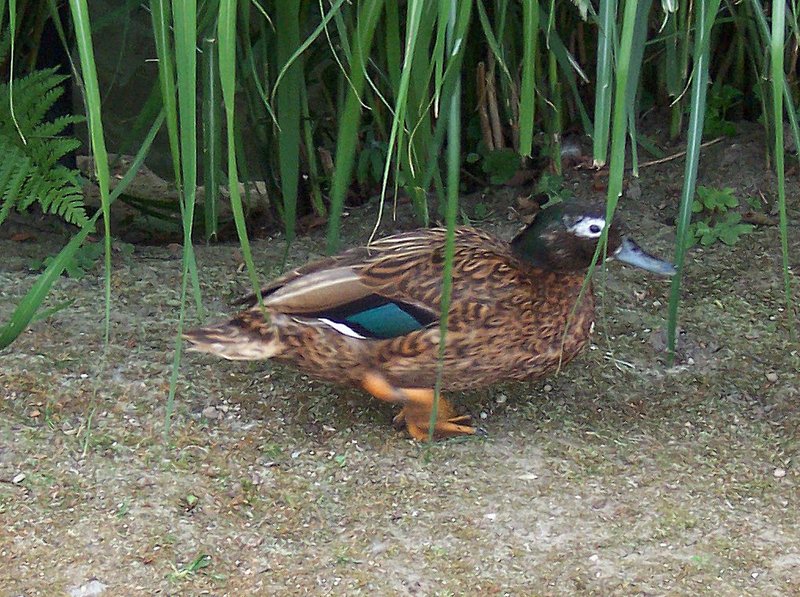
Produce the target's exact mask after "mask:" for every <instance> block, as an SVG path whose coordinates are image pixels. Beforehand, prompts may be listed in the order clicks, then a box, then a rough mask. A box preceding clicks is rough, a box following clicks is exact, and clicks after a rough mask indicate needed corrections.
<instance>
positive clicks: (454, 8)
mask: <svg viewBox="0 0 800 597" xmlns="http://www.w3.org/2000/svg"><path fill="white" fill-rule="evenodd" d="M470 4H471V3H469V2H462V3H459V2H458V1H457V0H450V10H449V15H448V19H447V22H448V33H449V35H448V44H447V46H448V55H449V62H450V63H451V64H452V66H453V67H454V69H453V72H460V70H461V68H460V66H461V62H462V58H463V54H464V45H465V44H464V39H465V38H464V36H465V34H466V25H467V24H468V23H469V16H470ZM442 16H443V15H440V18H441V17H442ZM448 66H449V65H448ZM447 97H448V98H449V102H448V104H449V108H448V114H447V123H448V124H447V203H446V208H445V224H446V226H447V237H446V241H445V250H444V265H443V272H442V299H441V310H442V311H441V320H440V324H439V333H440V340H439V363H438V368H437V374H436V385H435V387H434V399H433V408H432V409H431V419H430V426H429V429H428V439H429V440H432V439H433V430H434V427H435V425H436V414H437V412H438V410H439V394H440V392H441V386H442V373H443V367H444V354H445V346H446V338H447V323H448V313H449V309H450V299H451V296H452V290H453V257H454V255H455V228H456V218H457V217H458V196H459V182H460V180H461V80H460V76H459V77H457V78H455V80H454V81H453V89H452V93H449V95H448V96H447Z"/></svg>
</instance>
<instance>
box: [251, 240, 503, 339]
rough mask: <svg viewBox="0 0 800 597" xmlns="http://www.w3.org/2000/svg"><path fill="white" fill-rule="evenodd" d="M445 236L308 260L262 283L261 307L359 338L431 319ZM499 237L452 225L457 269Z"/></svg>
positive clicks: (436, 314)
mask: <svg viewBox="0 0 800 597" xmlns="http://www.w3.org/2000/svg"><path fill="white" fill-rule="evenodd" d="M445 238H446V231H445V230H444V229H424V230H416V231H413V232H407V233H403V234H398V235H394V236H390V237H387V238H384V239H381V240H378V241H376V242H375V243H373V244H372V245H370V246H369V247H362V248H358V249H352V250H350V251H346V252H344V253H342V254H340V255H337V256H335V257H330V258H326V259H322V260H320V261H316V262H313V263H310V264H308V265H305V266H303V267H300V268H297V269H296V270H293V271H291V272H289V273H287V274H286V275H284V276H282V277H281V278H279V279H277V280H275V281H274V282H273V283H272V284H270V285H269V286H268V287H266V288H265V289H264V291H263V298H264V306H265V307H267V309H268V310H270V311H272V312H277V313H283V314H287V315H292V316H299V317H304V318H314V319H318V320H320V321H322V322H323V323H325V324H328V325H332V326H333V327H335V328H336V329H337V330H339V331H340V332H341V333H344V334H347V335H352V336H354V337H360V338H393V337H397V336H400V335H404V334H407V333H410V332H412V331H414V330H418V329H422V328H426V327H430V326H433V325H437V324H438V322H439V318H440V300H441V286H442V269H443V262H444V245H445ZM498 242H500V241H496V239H493V238H492V237H490V236H488V235H486V234H485V233H482V232H478V231H476V230H473V229H467V228H461V229H458V230H457V231H456V259H457V260H458V267H457V268H456V269H457V271H459V272H463V271H473V272H475V271H477V270H476V269H475V268H473V267H472V265H473V262H474V261H475V260H476V259H478V258H479V255H484V254H485V252H486V251H487V250H489V251H491V250H492V249H493V248H494V249H495V250H496V249H497V247H493V245H495V244H497V243H498ZM506 246H507V245H506ZM250 302H251V304H252V305H253V306H252V308H253V309H258V308H259V307H258V306H257V305H255V301H254V299H251V300H250Z"/></svg>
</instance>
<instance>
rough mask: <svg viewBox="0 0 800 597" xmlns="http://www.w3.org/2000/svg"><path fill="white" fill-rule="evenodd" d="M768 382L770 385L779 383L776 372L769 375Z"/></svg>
mask: <svg viewBox="0 0 800 597" xmlns="http://www.w3.org/2000/svg"><path fill="white" fill-rule="evenodd" d="M767 381H768V382H769V383H775V382H776V381H778V374H777V373H775V372H774V371H770V372H769V373H767Z"/></svg>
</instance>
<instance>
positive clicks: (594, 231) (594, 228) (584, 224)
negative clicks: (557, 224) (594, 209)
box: [567, 217, 606, 238]
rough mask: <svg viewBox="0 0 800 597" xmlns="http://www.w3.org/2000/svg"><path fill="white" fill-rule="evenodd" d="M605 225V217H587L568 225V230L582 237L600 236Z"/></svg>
mask: <svg viewBox="0 0 800 597" xmlns="http://www.w3.org/2000/svg"><path fill="white" fill-rule="evenodd" d="M605 227H606V221H605V219H604V218H592V217H585V218H581V219H580V220H578V221H577V222H574V223H573V224H572V225H571V226H567V230H569V231H570V232H571V233H572V234H574V235H575V236H579V237H581V238H600V235H601V234H603V228H605Z"/></svg>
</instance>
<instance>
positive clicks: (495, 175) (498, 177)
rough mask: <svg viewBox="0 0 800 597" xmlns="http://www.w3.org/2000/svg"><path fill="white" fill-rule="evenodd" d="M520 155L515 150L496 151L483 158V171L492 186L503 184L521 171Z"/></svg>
mask: <svg viewBox="0 0 800 597" xmlns="http://www.w3.org/2000/svg"><path fill="white" fill-rule="evenodd" d="M519 160H520V158H519V154H518V153H517V152H516V151H514V150H513V149H508V148H505V149H495V150H492V151H490V152H488V153H487V154H486V155H485V156H484V158H483V166H482V167H483V171H484V172H485V173H486V174H487V175H488V176H489V182H491V183H492V184H503V183H504V182H506V181H507V180H508V179H510V178H511V177H512V176H514V174H516V172H517V170H519V163H520V162H519Z"/></svg>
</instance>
